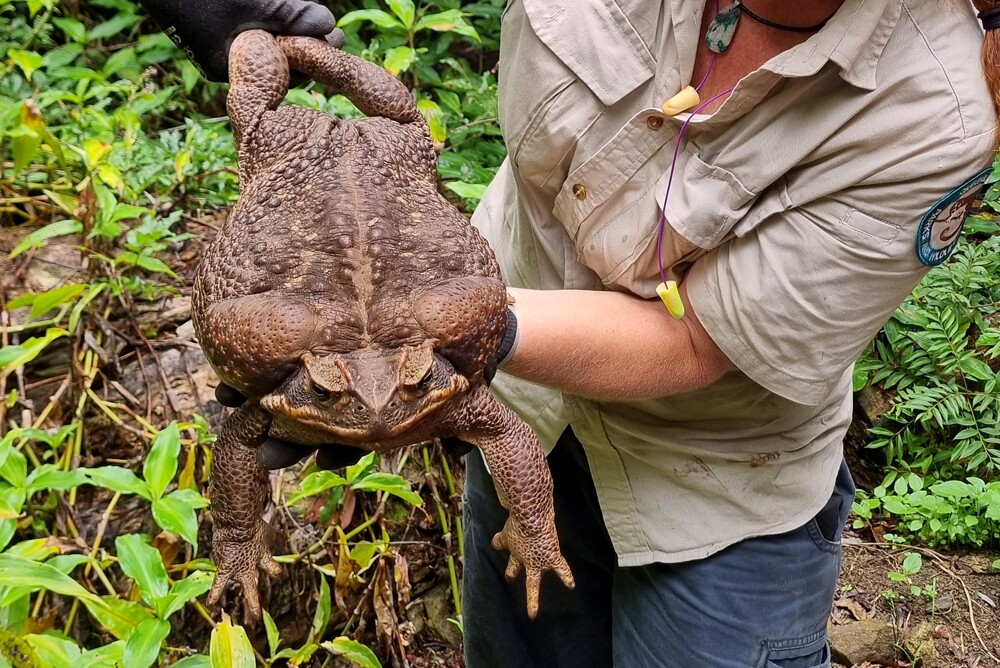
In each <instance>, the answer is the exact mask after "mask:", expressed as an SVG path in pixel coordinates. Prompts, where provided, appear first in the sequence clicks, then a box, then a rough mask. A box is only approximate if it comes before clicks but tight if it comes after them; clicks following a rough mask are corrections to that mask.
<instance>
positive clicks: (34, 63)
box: [7, 49, 42, 81]
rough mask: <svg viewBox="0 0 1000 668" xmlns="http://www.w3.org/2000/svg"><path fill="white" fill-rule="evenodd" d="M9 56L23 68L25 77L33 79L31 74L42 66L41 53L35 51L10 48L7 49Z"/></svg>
mask: <svg viewBox="0 0 1000 668" xmlns="http://www.w3.org/2000/svg"><path fill="white" fill-rule="evenodd" d="M7 57H8V58H10V61H11V62H12V63H14V64H15V65H17V66H18V67H19V68H21V71H22V72H24V78H25V79H27V80H29V81H30V80H31V75H32V74H34V73H35V70H37V69H38V68H39V67H41V66H42V56H41V54H38V53H35V52H34V51H24V50H22V49H10V50H8V51H7Z"/></svg>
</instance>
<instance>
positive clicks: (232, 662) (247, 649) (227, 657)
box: [209, 613, 257, 668]
mask: <svg viewBox="0 0 1000 668" xmlns="http://www.w3.org/2000/svg"><path fill="white" fill-rule="evenodd" d="M209 654H210V656H211V657H212V668H254V667H255V665H256V663H257V662H256V660H255V658H254V655H253V647H252V646H251V645H250V640H249V638H247V632H246V631H244V630H243V627H242V626H233V623H232V621H231V620H230V619H229V615H227V614H225V613H223V615H222V623H220V624H219V625H218V626H216V627H215V628H214V629H213V630H212V640H211V642H210V648H209Z"/></svg>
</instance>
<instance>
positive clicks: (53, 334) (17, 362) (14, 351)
mask: <svg viewBox="0 0 1000 668" xmlns="http://www.w3.org/2000/svg"><path fill="white" fill-rule="evenodd" d="M67 334H69V332H67V331H66V330H65V329H60V328H58V327H50V328H49V329H47V330H45V336H43V337H32V338H30V339H28V340H27V341H25V342H24V343H22V344H21V345H19V346H4V347H3V348H0V378H2V377H4V376H6V375H8V374H9V373H11V372H12V371H14V370H15V369H17V368H18V367H20V366H24V365H25V364H27V363H28V362H30V361H31V360H33V359H35V358H36V357H38V355H39V354H41V352H42V351H43V350H45V348H46V347H47V346H48V345H49V344H50V343H52V342H53V341H55V340H56V339H58V338H60V337H63V336H66V335H67Z"/></svg>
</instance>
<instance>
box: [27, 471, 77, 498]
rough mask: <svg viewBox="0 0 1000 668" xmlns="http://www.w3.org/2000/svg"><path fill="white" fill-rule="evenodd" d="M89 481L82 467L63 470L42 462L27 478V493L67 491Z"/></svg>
mask: <svg viewBox="0 0 1000 668" xmlns="http://www.w3.org/2000/svg"><path fill="white" fill-rule="evenodd" d="M86 482H87V476H85V475H84V474H83V471H81V470H80V469H73V470H71V471H62V470H60V469H59V467H57V466H56V465H55V464H42V465H41V466H39V467H38V468H36V469H35V470H34V471H32V472H31V475H29V476H28V478H27V480H25V494H26V495H28V496H31V495H32V494H35V493H36V492H41V491H44V490H53V491H65V490H67V489H73V488H74V487H79V486H80V485H82V484H84V483H86Z"/></svg>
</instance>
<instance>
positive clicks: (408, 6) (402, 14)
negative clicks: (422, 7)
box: [386, 0, 417, 28]
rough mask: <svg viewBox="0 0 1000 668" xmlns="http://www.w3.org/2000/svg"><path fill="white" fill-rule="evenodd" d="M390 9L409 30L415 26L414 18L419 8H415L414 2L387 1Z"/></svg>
mask: <svg viewBox="0 0 1000 668" xmlns="http://www.w3.org/2000/svg"><path fill="white" fill-rule="evenodd" d="M386 2H387V3H388V4H389V9H391V10H392V13H393V14H395V15H396V16H397V17H398V18H399V20H400V22H402V24H403V25H404V26H406V27H407V28H409V27H410V26H412V25H413V17H414V15H416V13H417V8H416V7H414V6H413V0H386Z"/></svg>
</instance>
